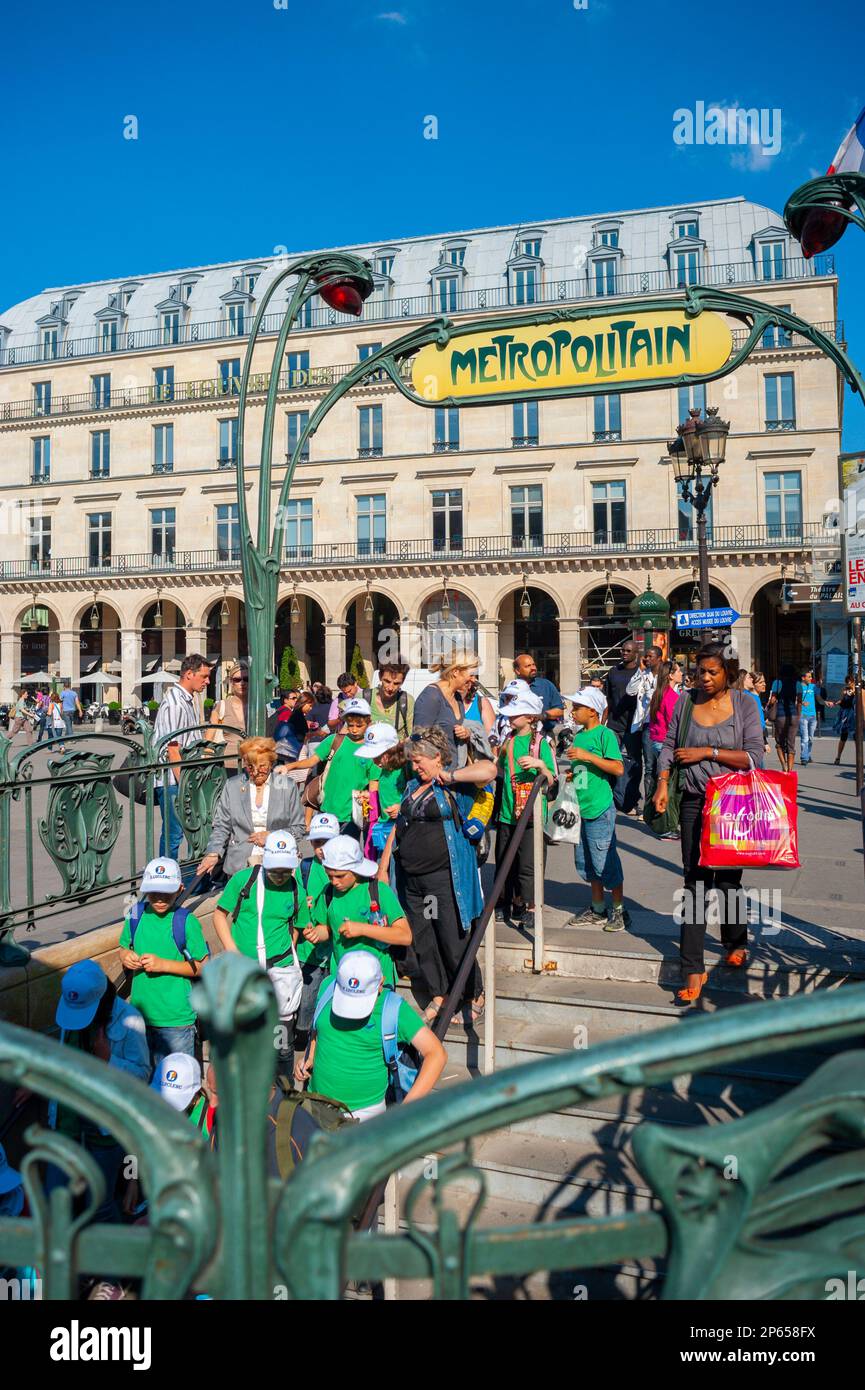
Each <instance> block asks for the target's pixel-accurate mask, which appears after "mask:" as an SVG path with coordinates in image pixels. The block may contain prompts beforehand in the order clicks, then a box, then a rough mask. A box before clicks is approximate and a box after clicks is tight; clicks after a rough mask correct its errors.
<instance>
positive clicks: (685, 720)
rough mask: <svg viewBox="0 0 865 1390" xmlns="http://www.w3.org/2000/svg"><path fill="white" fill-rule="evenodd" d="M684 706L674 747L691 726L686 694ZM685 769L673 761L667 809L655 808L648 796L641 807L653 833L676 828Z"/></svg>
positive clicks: (691, 708)
mask: <svg viewBox="0 0 865 1390" xmlns="http://www.w3.org/2000/svg"><path fill="white" fill-rule="evenodd" d="M687 698H688V703H687V706H686V708H685V709H684V710H683V711H682V714H681V716H680V718H679V727H678V729H677V730H676V747H677V748H681V747H682V745H683V742H684V739H685V737H686V735H687V732H688V729H689V728H690V727H691V712H692V710H693V707H694V701H693V699H692V698H691V697H690V696H688V697H687ZM685 771H686V769H685V768H683V767H681V766H680V764H679V763H676V762H674V763H673V766H672V768H671V769H670V780H669V782H668V783H667V809H666V811H663V812H658V811H656V810H655V803H654V801H653V800H652V799H651V798H650V799H649V800H648V801H647V802H646V804H645V806H644V807H643V820H644V821H645V823H646V825H647V826H648V827H649V829H650V830H651V831H653V833H654V834H655V835H666V834H668V833H669V832H670V831H671V830H678V828H679V819H680V817H681V812H682V792H683V790H684V779H685Z"/></svg>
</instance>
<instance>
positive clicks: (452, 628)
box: [420, 589, 478, 668]
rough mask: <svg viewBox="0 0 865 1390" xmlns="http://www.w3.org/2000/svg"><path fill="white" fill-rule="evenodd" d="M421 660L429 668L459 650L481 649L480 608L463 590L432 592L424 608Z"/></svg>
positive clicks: (421, 627)
mask: <svg viewBox="0 0 865 1390" xmlns="http://www.w3.org/2000/svg"><path fill="white" fill-rule="evenodd" d="M420 629H421V660H422V662H423V665H424V666H426V667H427V668H429V667H430V666H432V665H434V664H435V663H436V662H437V661H441V660H445V661H446V660H448V658H449V657H450V656H452V655H453V654H454V653H455V652H458V653H460V654H461V653H463V652H477V649H478V610H477V609H476V608H475V605H474V604H473V603H472V601H471V599H470V598H466V596H465V594H462V593H460V591H459V589H448V590H447V599H445V591H444V590H442V591H441V592H440V593H436V594H431V595H430V597H429V598H428V599H427V600H426V602H425V603H424V604H423V606H422V607H421V610H420Z"/></svg>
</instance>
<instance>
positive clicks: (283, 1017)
mask: <svg viewBox="0 0 865 1390" xmlns="http://www.w3.org/2000/svg"><path fill="white" fill-rule="evenodd" d="M264 892H265V888H264V873H263V872H262V871H261V870H259V872H258V875H257V882H256V885H255V906H256V911H257V912H258V936H257V938H256V950H257V952H258V963H259V965H260V966H261V968H262V970H266V971H267V975H268V978H269V980H270V983H271V984H272V985H273V992H274V994H275V995H276V1008H277V1014H278V1016H279V1021H280V1023H289V1022H290V1021H291V1019H293V1018H294V1016H295V1014H296V1013H297V1011H298V1009H299V1008H300V1000H301V996H302V994H303V972H302V970H301V968H300V962H299V961H298V959H297V951H296V950H295V949H294V941H293V940H291V932H290V931H289V940H290V941H291V958H292V964H291V965H272V966H271V967H270V969H269V970H268V967H267V951H266V949H265V945H264V930H263V928H262V925H261V919H262V916H263V913H264ZM296 912H297V895H296V890H295V913H296Z"/></svg>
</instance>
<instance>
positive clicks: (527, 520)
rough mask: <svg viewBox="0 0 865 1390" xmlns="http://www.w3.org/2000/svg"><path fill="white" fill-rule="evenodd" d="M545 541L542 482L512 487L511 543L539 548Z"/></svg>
mask: <svg viewBox="0 0 865 1390" xmlns="http://www.w3.org/2000/svg"><path fill="white" fill-rule="evenodd" d="M543 543H544V490H543V487H542V486H541V484H540V483H529V484H528V485H527V486H522V485H518V486H516V487H512V488H511V545H512V546H513V547H514V549H515V550H532V549H539V548H540V547H541V546H543Z"/></svg>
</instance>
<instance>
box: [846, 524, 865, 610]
mask: <svg viewBox="0 0 865 1390" xmlns="http://www.w3.org/2000/svg"><path fill="white" fill-rule="evenodd" d="M844 579H845V589H844V607H845V610H846V611H847V612H848V613H865V531H858V532H856V531H847V532H845V535H844Z"/></svg>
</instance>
